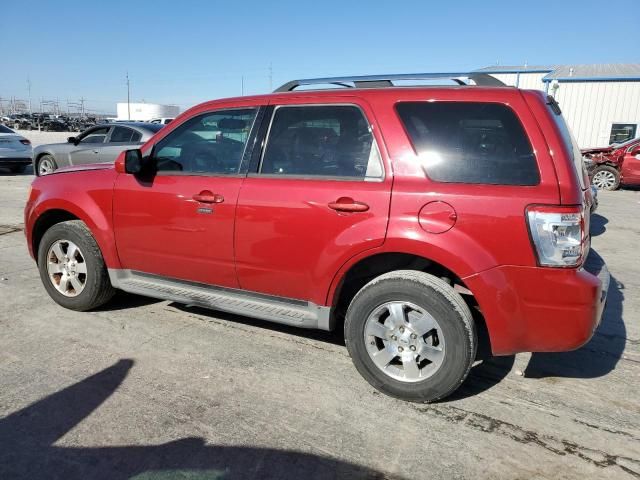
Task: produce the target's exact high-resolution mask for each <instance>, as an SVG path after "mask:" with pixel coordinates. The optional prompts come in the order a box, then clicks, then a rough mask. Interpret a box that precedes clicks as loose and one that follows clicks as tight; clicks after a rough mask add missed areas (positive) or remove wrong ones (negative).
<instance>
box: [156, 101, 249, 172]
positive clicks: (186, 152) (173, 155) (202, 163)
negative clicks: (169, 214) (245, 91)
mask: <svg viewBox="0 0 640 480" xmlns="http://www.w3.org/2000/svg"><path fill="white" fill-rule="evenodd" d="M256 111H257V110H256V109H255V108H247V109H242V110H227V111H220V112H215V113H208V114H205V115H202V116H199V117H195V118H192V119H191V120H188V121H187V122H185V123H184V124H182V125H180V126H179V127H178V128H177V129H175V130H174V131H173V132H171V133H170V134H169V135H167V136H166V137H165V138H163V139H162V140H161V141H160V142H158V144H157V145H156V148H155V153H154V156H155V157H156V159H157V165H158V170H159V171H174V172H175V171H180V172H191V173H216V174H233V173H238V171H239V169H240V163H241V160H242V155H243V153H244V147H245V145H246V143H247V139H248V138H249V132H250V130H251V126H252V125H253V120H254V118H255V115H256Z"/></svg>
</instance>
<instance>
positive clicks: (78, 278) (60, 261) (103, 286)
mask: <svg viewBox="0 0 640 480" xmlns="http://www.w3.org/2000/svg"><path fill="white" fill-rule="evenodd" d="M38 269H39V270H40V278H41V279H42V283H43V284H44V287H45V289H46V290H47V293H49V296H51V298H52V299H53V300H55V301H56V302H57V303H59V304H60V305H62V306H63V307H66V308H69V309H71V310H78V311H85V310H91V309H93V308H97V307H99V306H101V305H103V304H105V303H106V302H108V301H109V300H110V299H111V297H112V296H113V295H114V293H115V289H114V288H113V287H112V286H111V282H110V281H109V274H108V273H107V268H106V266H105V263H104V260H103V258H102V253H101V252H100V248H98V244H97V243H96V241H95V239H94V238H93V235H91V232H90V231H89V229H88V228H87V226H86V225H85V224H84V222H82V221H80V220H71V221H68V222H62V223H58V224H56V225H54V226H53V227H51V228H50V229H49V230H47V231H46V232H45V234H44V235H43V237H42V240H41V241H40V245H39V247H38Z"/></svg>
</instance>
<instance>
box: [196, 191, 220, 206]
mask: <svg viewBox="0 0 640 480" xmlns="http://www.w3.org/2000/svg"><path fill="white" fill-rule="evenodd" d="M193 199H194V200H195V201H196V202H200V203H222V202H224V197H223V196H222V195H220V194H219V193H211V192H210V191H208V190H205V191H203V192H200V193H197V194H196V195H194V196H193Z"/></svg>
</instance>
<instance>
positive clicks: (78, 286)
mask: <svg viewBox="0 0 640 480" xmlns="http://www.w3.org/2000/svg"><path fill="white" fill-rule="evenodd" d="M47 273H48V274H49V279H50V280H51V283H52V284H53V286H54V287H55V288H56V290H58V292H60V293H61V294H63V295H64V296H66V297H76V296H78V295H80V294H81V293H82V291H83V290H84V287H85V285H86V284H87V263H86V261H85V258H84V255H83V254H82V252H81V251H80V249H79V248H78V246H77V245H76V244H75V243H73V242H71V241H69V240H57V241H55V242H54V243H53V244H52V245H51V247H49V251H48V252H47Z"/></svg>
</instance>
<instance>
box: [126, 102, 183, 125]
mask: <svg viewBox="0 0 640 480" xmlns="http://www.w3.org/2000/svg"><path fill="white" fill-rule="evenodd" d="M116 108H117V110H116V111H117V114H118V116H117V118H116V120H131V121H139V122H146V121H148V120H151V119H153V118H167V117H169V118H174V117H177V116H178V114H179V113H180V107H178V106H176V105H159V104H157V103H126V102H122V103H118V104H117V107H116Z"/></svg>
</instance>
